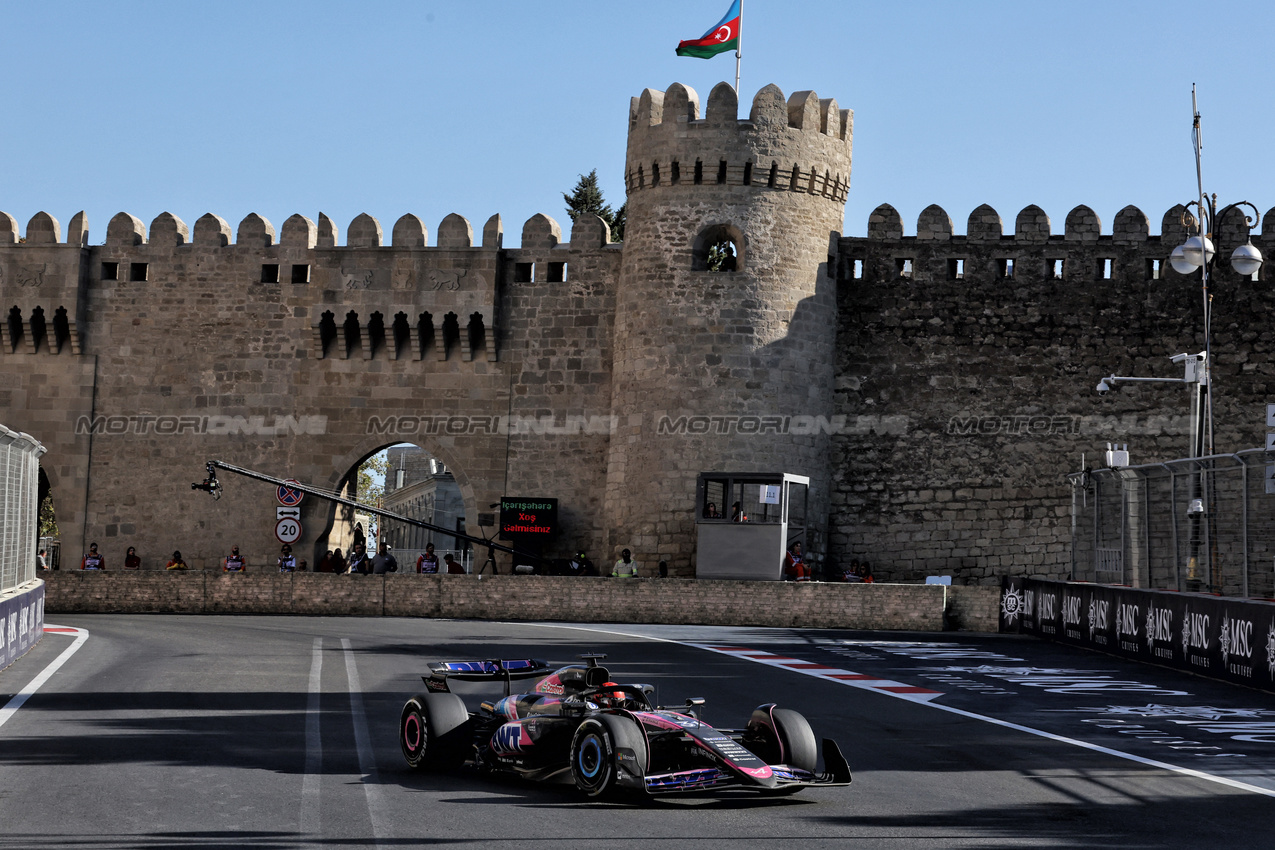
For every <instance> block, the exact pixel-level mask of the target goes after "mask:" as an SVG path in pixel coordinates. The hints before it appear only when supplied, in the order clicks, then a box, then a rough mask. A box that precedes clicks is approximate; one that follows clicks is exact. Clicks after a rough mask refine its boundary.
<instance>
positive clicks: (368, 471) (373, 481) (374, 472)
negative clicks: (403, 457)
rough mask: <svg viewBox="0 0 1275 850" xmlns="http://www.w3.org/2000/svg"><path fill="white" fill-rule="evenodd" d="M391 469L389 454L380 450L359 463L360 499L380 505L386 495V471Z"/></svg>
mask: <svg viewBox="0 0 1275 850" xmlns="http://www.w3.org/2000/svg"><path fill="white" fill-rule="evenodd" d="M387 469H389V455H388V454H387V453H386V452H385V451H379V452H377V453H376V454H374V455H372V456H371V457H369V458H368V459H367V460H365V461H363V463H361V464H360V465H359V485H358V486H359V490H358V493H359V501H360V502H362V503H363V504H365V505H380V503H381V497H382V496H383V495H385V471H386V470H387Z"/></svg>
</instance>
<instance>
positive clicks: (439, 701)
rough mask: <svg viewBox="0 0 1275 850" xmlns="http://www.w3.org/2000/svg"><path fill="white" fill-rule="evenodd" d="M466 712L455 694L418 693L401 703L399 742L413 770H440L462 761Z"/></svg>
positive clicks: (466, 724) (465, 740)
mask: <svg viewBox="0 0 1275 850" xmlns="http://www.w3.org/2000/svg"><path fill="white" fill-rule="evenodd" d="M468 723H469V712H468V711H467V710H466V709H465V703H464V702H462V701H461V698H460V697H458V696H456V695H455V694H417V695H416V696H414V697H412V698H411V699H409V700H408V701H407V703H406V704H405V705H404V706H403V713H402V715H401V716H400V718H399V727H398V730H399V735H398V741H399V745H400V746H402V748H403V758H405V759H407V765H408V767H410V768H412V769H413V770H442V769H446V768H451V767H457V766H459V765H460V763H461V762H462V761H464V760H465V746H466V744H467V743H468V741H467V739H466V732H467V728H468Z"/></svg>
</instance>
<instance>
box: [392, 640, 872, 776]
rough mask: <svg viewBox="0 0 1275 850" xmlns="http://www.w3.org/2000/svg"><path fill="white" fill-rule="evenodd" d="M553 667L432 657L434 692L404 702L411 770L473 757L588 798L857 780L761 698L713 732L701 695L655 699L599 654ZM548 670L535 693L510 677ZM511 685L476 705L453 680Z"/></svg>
mask: <svg viewBox="0 0 1275 850" xmlns="http://www.w3.org/2000/svg"><path fill="white" fill-rule="evenodd" d="M580 658H581V659H583V660H584V662H585V663H584V664H577V665H571V666H567V667H562V668H560V669H558V670H553V669H552V668H551V667H550V666H549V665H548V664H546V663H545V662H544V661H539V660H537V659H520V660H492V661H452V662H440V663H432V664H430V665H429V669H430V675H429V676H422V677H421V678H422V679H424V681H425V685H426V687H427V689H428V693H424V694H419V695H417V696H414V697H412V698H411V699H409V700H408V701H407V704H406V705H404V706H403V713H402V717H401V719H400V723H399V743H400V744H401V745H402V747H403V755H404V757H405V758H406V759H407V763H408V765H410V766H411V767H412V768H415V769H426V768H429V769H446V768H457V767H460V766H462V765H470V766H473V767H476V768H478V769H480V770H485V771H498V772H501V773H506V774H512V775H516V776H522V777H525V778H527V779H531V780H537V781H565V780H567V779H568V777H569V778H570V779H571V780H574V782H575V785H576V787H577V788H578V789H580V790H581V791H583V792H584V793H585V794H586V795H588V796H590V797H598V796H602V795H610V794H612V793H613V792H617V791H621V790H624V789H627V790H631V791H635V792H645V793H646V794H648V795H662V794H671V793H687V792H695V791H706V790H709V789H713V790H717V789H741V790H752V791H758V792H761V793H763V794H771V795H779V794H792V793H795V792H797V791H800V790H801V789H802V788H806V787H809V786H812V785H818V786H837V785H848V784H850V768H849V766H848V765H847V764H846V760H845V758H844V757H843V756H842V754H841V750H840V749H839V748H838V747H837V745H836V743H835V742H834V741H832V740H831V739H828V738H825V739H824V740H823V760H824V769H825V771H826V772H825V773H822V774H817V773H816V772H815V769H816V761H817V759H818V753H817V751H816V748H815V736H814V734H813V733H812V732H811V731H810V724H809V723H807V722H806V719H805V718H804V717H802V716H801V715H800V714H798V713H797V712H795V711H791V710H788V709H783V708H778V707H776V706H775V705H773V704H768V705H762V706H759V707H758V708H757V709H756V710H754V711H753V714H752V718H751V719H750V720H749V721H748V726H747V728H744V729H715V728H713V727H712V726H709V725H708V724H707V723H704V722H703V721H701V720H700V719H699V708H700V706H702V705H703V704H704V700H703V699H702V698H695V699H688V700H687V701H686V704H685V705H683V706H678V707H676V708H667V707H664V706H655V705H652V703H651V696H652V694H653V693H654V691H655V689H654V687H653V686H651V685H642V684H632V685H621V684H616V683H615V682H612V681H610V678H611V674H610V673H609V672H608V671H607V669H606V668H605V667H603V666H601V665H600V664H599V663H598V662H599V661H600V660H601V659H603V658H605V656H603V655H582V656H580ZM537 677H538V678H540V681H539V682H537V683H536V685H535V687H534V688H533V689H532V690H531V691H530V692H528V693H521V694H511V693H510V691H511V689H512V687H511V685H512V682H513V681H514V680H520V679H529V678H537ZM449 679H450V680H455V681H467V682H503V683H504V689H505V696H504V698H503V699H500V700H498V701H495V702H491V701H486V702H483V703H482V705H481V707H480V708H479V710H478V711H477V712H471V711H468V710H467V709H466V708H465V704H464V702H462V700H461V698H460V697H458V696H457V695H456V694H454V693H452V692H451V691H450V689H449V688H448V680H449Z"/></svg>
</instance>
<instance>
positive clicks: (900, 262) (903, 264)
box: [894, 257, 912, 278]
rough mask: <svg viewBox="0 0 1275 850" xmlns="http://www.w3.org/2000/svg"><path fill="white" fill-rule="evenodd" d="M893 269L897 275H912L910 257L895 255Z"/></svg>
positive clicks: (908, 276)
mask: <svg viewBox="0 0 1275 850" xmlns="http://www.w3.org/2000/svg"><path fill="white" fill-rule="evenodd" d="M894 271H895V272H896V273H897V274H898V276H899V277H906V278H910V277H912V258H911V257H897V258H895V260H894Z"/></svg>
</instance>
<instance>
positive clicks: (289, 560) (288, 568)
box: [279, 543, 297, 573]
mask: <svg viewBox="0 0 1275 850" xmlns="http://www.w3.org/2000/svg"><path fill="white" fill-rule="evenodd" d="M296 569H297V559H296V558H295V557H293V554H292V547H291V546H289V545H288V544H287V543H285V544H283V548H281V549H280V550H279V572H281V573H292V572H296Z"/></svg>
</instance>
